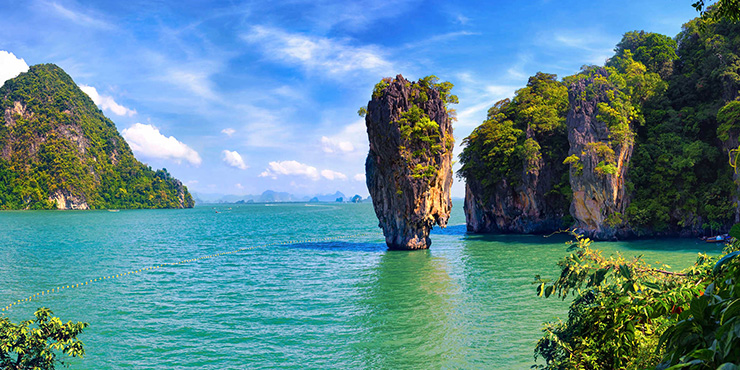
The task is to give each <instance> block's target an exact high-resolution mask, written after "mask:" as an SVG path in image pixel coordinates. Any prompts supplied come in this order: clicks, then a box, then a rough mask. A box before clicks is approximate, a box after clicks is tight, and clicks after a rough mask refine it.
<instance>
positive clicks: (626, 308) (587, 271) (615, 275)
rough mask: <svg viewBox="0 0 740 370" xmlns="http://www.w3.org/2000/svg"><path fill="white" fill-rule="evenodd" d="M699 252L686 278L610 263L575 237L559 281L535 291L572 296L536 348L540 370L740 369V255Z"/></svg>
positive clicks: (635, 262) (636, 264)
mask: <svg viewBox="0 0 740 370" xmlns="http://www.w3.org/2000/svg"><path fill="white" fill-rule="evenodd" d="M739 247H740V244H738V243H736V244H735V245H734V246H732V247H728V248H727V249H726V250H725V252H724V254H723V256H721V258H720V257H717V258H710V257H709V256H707V255H705V254H699V256H698V257H697V260H696V262H695V263H694V265H692V266H690V267H689V268H687V269H685V270H683V271H681V272H672V271H668V270H667V268H668V267H667V266H661V267H658V268H656V267H653V266H650V265H649V264H647V263H645V262H644V261H643V260H642V259H641V258H639V257H636V258H632V259H625V258H624V257H622V256H621V255H616V256H608V257H604V256H603V255H602V252H601V251H599V250H597V249H593V248H592V247H591V240H589V239H587V238H582V237H579V236H576V240H575V241H573V242H572V243H570V246H569V250H570V251H572V253H571V254H570V255H568V256H567V257H565V258H563V259H562V260H560V261H559V262H558V266H559V267H560V268H561V274H560V276H559V277H558V278H557V279H555V280H548V279H543V278H541V277H540V276H537V277H535V283H536V284H538V287H537V293H538V294H539V295H541V296H545V297H549V296H551V295H555V296H557V297H560V298H562V299H566V298H568V297H570V296H571V295H572V296H573V297H574V300H573V303H572V304H571V306H570V310H569V313H568V319H567V321H564V322H556V323H548V324H546V325H545V328H544V337H543V338H542V339H540V341H539V342H538V343H537V346H536V348H535V358H539V357H541V358H543V359H544V360H545V365H541V366H539V368H541V369H594V370H595V369H623V368H624V369H646V368H659V369H665V368H671V369H678V368H684V367H686V368H689V369H719V368H721V369H735V368H736V367H733V366H735V365H740V281H739V280H738V279H739V278H740V258H737V257H738V255H740V252H738V251H737V249H738V248H739Z"/></svg>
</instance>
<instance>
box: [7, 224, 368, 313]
mask: <svg viewBox="0 0 740 370" xmlns="http://www.w3.org/2000/svg"><path fill="white" fill-rule="evenodd" d="M368 235H376V234H375V233H359V234H354V235H343V236H337V237H333V238H316V239H301V240H293V241H289V242H282V243H269V244H263V245H256V246H253V247H244V248H239V249H234V250H232V251H229V252H221V253H216V254H209V255H206V256H201V257H196V258H189V259H185V260H182V261H178V262H168V263H163V264H160V265H154V266H150V267H145V268H141V269H138V270H131V271H128V272H124V273H122V274H115V275H108V276H103V277H99V278H95V279H90V280H87V281H84V282H81V283H76V284H69V285H60V286H58V287H55V288H52V289H47V290H42V291H40V292H38V293H36V294H33V295H31V296H29V297H28V298H25V299H19V300H17V301H15V302H13V303H11V304H9V305H7V306H5V307H4V308H2V309H0V312H4V311H9V310H10V309H11V308H13V307H14V306H17V305H19V304H21V303H24V302H30V301H32V300H34V299H37V298H40V297H44V296H48V295H49V294H53V293H58V292H60V291H62V290H68V289H75V288H80V287H84V286H86V285H90V284H93V283H97V282H101V281H105V280H111V279H118V278H122V277H124V276H128V275H133V274H139V273H142V272H147V271H152V270H157V269H160V268H162V267H167V266H177V265H183V264H186V263H191V262H197V261H202V260H207V259H211V258H216V257H223V256H227V255H230V254H235V253H239V252H244V251H248V250H252V249H257V248H265V247H273V246H280V245H291V244H299V243H316V242H325V241H331V240H339V239H350V238H355V237H358V236H368Z"/></svg>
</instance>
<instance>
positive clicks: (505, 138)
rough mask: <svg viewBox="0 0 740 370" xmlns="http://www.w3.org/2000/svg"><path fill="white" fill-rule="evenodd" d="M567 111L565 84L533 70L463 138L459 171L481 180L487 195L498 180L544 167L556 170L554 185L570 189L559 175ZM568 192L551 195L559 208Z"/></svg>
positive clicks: (516, 180)
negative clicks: (521, 84)
mask: <svg viewBox="0 0 740 370" xmlns="http://www.w3.org/2000/svg"><path fill="white" fill-rule="evenodd" d="M567 110H568V91H567V87H566V86H565V85H564V84H563V83H561V82H559V81H558V80H557V76H555V75H553V74H547V73H537V75H535V76H533V77H530V78H529V82H528V83H527V86H526V87H524V88H522V89H519V90H517V91H516V95H515V96H514V98H513V99H512V100H509V99H505V100H502V101H499V102H497V103H496V104H495V105H494V106H493V107H491V108H490V109H489V110H488V116H487V117H486V120H485V121H484V122H483V124H481V125H480V126H478V127H477V128H476V129H475V130H473V132H472V133H471V134H470V135H469V136H468V137H466V138H465V139H464V140H463V145H465V147H464V148H463V151H462V153H461V154H460V162H461V164H462V167H461V168H460V170H459V172H458V175H459V176H460V177H462V178H465V179H466V181H468V182H473V181H475V182H479V183H480V185H481V186H482V188H483V194H484V197H488V196H490V195H491V194H493V192H494V191H495V187H496V185H497V184H499V183H501V182H502V181H506V183H507V184H509V185H517V184H520V183H521V179H522V175H523V173H524V172H525V171H532V170H536V169H537V170H538V169H540V168H545V167H547V168H548V169H550V170H552V171H553V172H554V173H555V181H554V186H553V188H557V189H561V188H568V189H569V184H568V178H567V176H565V177H564V176H561V174H565V173H566V172H567V165H566V164H564V163H563V161H564V160H565V159H566V157H567V154H568V136H567V134H566V130H565V116H566V113H567ZM541 162H543V163H541ZM540 166H542V167H540ZM564 193H566V194H567V193H568V191H565V192H564ZM566 194H563V192H554V193H551V195H553V196H554V197H555V198H557V199H558V200H557V201H556V203H559V205H558V206H559V207H561V208H563V209H566V208H567V205H568V203H569V196H568V195H566ZM566 213H567V212H566Z"/></svg>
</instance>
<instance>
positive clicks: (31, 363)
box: [0, 307, 88, 370]
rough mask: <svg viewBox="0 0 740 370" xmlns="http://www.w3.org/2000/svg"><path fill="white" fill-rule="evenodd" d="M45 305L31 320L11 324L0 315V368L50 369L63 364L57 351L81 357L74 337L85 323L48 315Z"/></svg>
mask: <svg viewBox="0 0 740 370" xmlns="http://www.w3.org/2000/svg"><path fill="white" fill-rule="evenodd" d="M52 315H53V312H51V310H49V309H48V308H43V307H42V308H39V309H38V310H36V312H35V313H34V316H35V320H27V321H22V322H20V323H19V324H14V323H12V322H11V321H10V320H9V319H8V318H7V317H0V367H1V368H3V369H18V370H23V369H28V370H32V369H33V370H37V369H38V370H51V369H54V368H55V366H56V364H62V365H64V362H63V361H62V360H60V359H59V358H58V354H59V353H61V354H64V355H68V356H71V357H82V356H83V355H84V354H85V349H84V347H83V343H82V341H81V340H79V339H77V336H78V335H80V333H82V330H83V329H85V328H86V327H87V326H88V324H87V323H83V322H77V323H73V322H71V321H70V322H67V323H66V324H64V323H62V321H61V320H60V319H59V318H58V317H54V316H52Z"/></svg>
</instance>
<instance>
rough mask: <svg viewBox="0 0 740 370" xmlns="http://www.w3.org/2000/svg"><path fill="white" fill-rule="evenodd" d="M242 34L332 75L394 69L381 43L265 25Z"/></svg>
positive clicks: (277, 55)
mask: <svg viewBox="0 0 740 370" xmlns="http://www.w3.org/2000/svg"><path fill="white" fill-rule="evenodd" d="M242 38H243V39H244V40H245V41H247V42H250V43H254V44H258V45H259V46H260V47H261V48H262V51H263V52H264V54H265V55H267V56H268V57H270V58H274V59H277V60H279V61H282V62H285V63H288V64H296V65H300V66H302V67H304V68H306V69H308V70H319V71H322V72H325V73H327V74H329V75H344V74H347V73H350V72H354V71H360V70H364V71H370V72H373V73H375V74H390V73H391V72H392V71H393V69H394V68H393V64H392V63H391V62H389V61H387V60H386V59H384V57H383V56H384V55H385V54H386V53H385V52H384V51H383V49H381V48H380V47H378V46H375V45H364V46H353V45H350V42H349V41H348V40H346V39H331V38H325V37H317V36H309V35H303V34H298V33H289V32H285V31H283V30H280V29H274V28H268V27H263V26H255V27H252V30H251V32H249V33H248V34H246V35H244V36H242Z"/></svg>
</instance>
